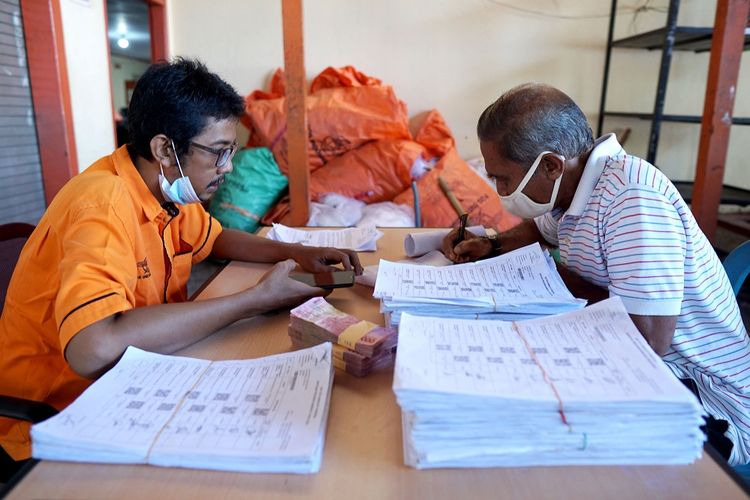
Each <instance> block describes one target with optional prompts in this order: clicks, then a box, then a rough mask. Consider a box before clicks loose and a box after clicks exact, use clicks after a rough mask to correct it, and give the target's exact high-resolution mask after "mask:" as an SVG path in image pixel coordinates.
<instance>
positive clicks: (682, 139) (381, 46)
mask: <svg viewBox="0 0 750 500" xmlns="http://www.w3.org/2000/svg"><path fill="white" fill-rule="evenodd" d="M501 3H502V4H507V5H511V6H516V7H518V8H522V9H531V10H534V11H540V12H545V13H546V15H537V14H529V13H524V12H520V11H518V10H514V9H512V8H509V7H507V6H503V5H500V4H501ZM642 4H643V2H642V0H621V1H620V2H619V6H620V9H621V11H622V12H620V14H619V15H618V21H617V30H616V31H617V35H618V36H624V35H628V34H633V33H637V32H642V31H645V30H648V29H653V28H656V27H659V26H661V25H663V24H664V23H665V20H666V15H665V14H664V13H663V12H640V13H639V14H637V15H634V14H633V7H634V6H640V5H642ZM651 4H653V5H655V6H657V7H665V6H666V5H667V4H668V0H655V1H653V2H651ZM609 6H610V2H606V1H603V0H503V1H502V2H497V3H495V2H493V1H492V0H408V1H403V0H379V1H377V2H372V1H367V0H305V1H304V9H305V10H304V12H305V59H306V68H307V73H308V76H309V77H310V78H312V77H313V76H315V75H316V74H317V73H318V72H319V71H320V70H322V69H323V68H324V67H326V66H329V65H333V66H342V65H345V64H352V65H354V66H356V67H357V68H358V69H360V70H362V71H364V72H365V73H368V74H371V75H373V76H376V77H378V78H381V79H382V80H384V81H385V82H387V83H390V84H391V85H393V87H394V88H395V90H396V93H397V95H398V96H399V97H400V98H401V99H402V100H404V101H405V102H406V103H407V105H408V106H409V111H410V115H414V114H416V113H418V112H420V111H423V110H426V109H431V108H438V109H439V110H440V111H441V113H442V114H443V115H444V116H445V117H446V120H447V121H448V124H449V125H450V127H451V129H452V130H453V133H454V135H455V137H456V140H457V143H458V149H459V153H460V154H461V155H462V156H464V157H470V156H474V155H477V154H478V153H479V147H478V144H477V141H476V137H475V126H476V120H477V118H478V116H479V114H480V113H481V111H482V110H483V109H484V108H485V107H486V106H487V105H489V104H490V103H491V102H492V101H493V100H494V99H496V98H497V97H498V96H499V95H500V94H501V93H502V92H504V91H505V90H507V89H509V88H511V87H513V86H515V85H517V84H519V83H523V82H526V81H530V80H533V81H540V82H546V83H549V84H552V85H555V86H557V87H559V88H560V89H562V90H563V91H565V92H567V93H568V94H569V95H570V96H571V97H572V98H573V99H575V100H576V102H578V104H579V105H580V106H581V108H582V109H583V110H584V112H585V113H586V114H587V115H588V116H589V119H590V121H591V123H592V127H595V125H596V119H597V113H598V107H599V98H600V91H601V81H602V74H603V67H604V56H605V46H606V35H607V28H608V22H609ZM662 10H664V9H662ZM714 12H715V0H683V1H682V7H681V14H680V22H681V23H682V24H687V25H694V26H710V25H712V24H713V17H714ZM168 16H169V23H170V28H169V33H170V47H171V53H172V54H173V55H184V56H191V57H198V58H200V59H202V60H203V61H204V62H206V63H207V64H208V66H209V68H211V69H212V70H213V71H216V72H217V73H219V74H220V75H222V76H223V77H224V78H225V79H226V80H227V81H229V82H230V83H231V84H233V85H234V86H235V87H236V88H237V90H238V91H239V92H240V93H241V94H243V95H245V94H247V93H249V92H250V91H252V90H254V89H256V88H261V87H263V86H264V85H265V82H266V79H267V77H268V76H269V75H270V73H271V72H272V71H273V70H274V69H275V68H276V67H279V66H283V40H282V28H281V0H274V1H269V0H222V1H221V2H205V1H203V0H179V2H178V1H172V2H170V3H169V8H168ZM555 16H557V17H555ZM561 16H568V17H574V19H569V18H563V17H561ZM581 16H585V18H581ZM745 57H750V56H748V55H746V56H745ZM658 65H659V54H657V53H649V52H646V51H642V50H628V49H616V51H615V54H614V59H613V63H612V71H611V76H610V82H611V84H610V92H609V95H610V97H609V100H608V108H609V109H612V110H615V109H619V110H623V111H629V110H633V111H636V110H637V111H649V112H650V111H651V110H652V108H653V100H654V95H655V86H656V80H657V75H658ZM707 67H708V54H693V53H677V54H675V56H674V58H673V66H672V73H671V78H670V80H669V86H668V95H667V100H666V112H667V113H680V114H689V113H695V114H700V113H701V112H702V102H703V94H704V92H705V78H706V71H707ZM749 67H750V63H746V64H745V66H744V71H743V73H742V74H743V75H745V76H741V77H740V82H739V85H738V88H739V90H738V98H737V103H736V106H735V114H736V115H737V116H739V115H744V116H748V115H750V99H748V97H747V95H748V93H747V92H744V93H743V92H742V85H743V83H745V82H748V81H750V80H749V79H748V77H747V76H746V75H747V73H748V68H749ZM623 124H625V125H627V126H630V127H633V129H634V130H633V134H632V135H631V139H630V140H629V142H628V144H627V148H628V150H629V151H630V152H632V153H633V154H638V155H643V156H645V154H646V140H647V137H648V133H649V122H644V121H639V120H630V121H622V120H620V121H615V120H614V119H608V121H607V122H606V123H605V128H606V129H609V128H613V127H618V126H622V125H623ZM699 128H700V127H699V126H698V125H682V124H676V125H675V124H664V125H663V129H662V130H663V131H662V140H661V142H660V145H659V155H658V157H657V164H658V165H659V166H660V167H661V168H662V169H664V170H665V172H666V173H667V174H668V175H669V176H670V177H671V178H673V179H675V180H680V179H692V177H693V175H694V170H695V160H696V153H697V147H698V134H699ZM748 134H750V127H744V128H743V127H734V128H733V130H732V141H731V148H730V158H729V161H728V167H727V174H726V177H725V182H726V183H728V184H735V185H739V186H743V187H747V188H750V169H748V168H747V167H746V165H747V162H745V160H744V158H743V156H744V155H743V154H742V148H741V145H742V144H747V142H748V141H750V135H748Z"/></svg>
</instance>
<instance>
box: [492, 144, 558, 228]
mask: <svg viewBox="0 0 750 500" xmlns="http://www.w3.org/2000/svg"><path fill="white" fill-rule="evenodd" d="M549 154H552V155H555V156H558V157H560V158H562V160H563V161H565V157H564V156H561V155H557V154H556V153H553V152H551V151H542V152H541V153H540V154H539V156H537V157H536V160H534V163H533V164H532V165H531V168H529V171H528V172H526V175H525V176H524V178H523V179H522V180H521V183H520V184H519V185H518V187H517V188H516V190H515V191H513V192H512V193H511V194H509V195H508V196H501V197H500V201H501V202H502V203H503V207H505V209H506V210H508V212H510V213H512V214H513V215H517V216H518V217H521V218H523V219H533V218H534V217H539V216H540V215H544V214H546V213H547V212H551V211H552V209H553V208H555V201H557V191H558V190H559V189H560V182H561V181H562V173H561V174H560V177H558V178H557V179H555V185H554V187H553V188H552V196H550V200H549V201H548V202H547V203H537V202H535V201H534V200H532V199H531V198H529V197H528V196H526V195H525V194H523V192H522V191H523V190H524V188H525V187H526V184H528V183H529V180H530V179H531V176H532V175H534V172H536V169H537V167H539V163H541V161H542V158H544V155H549Z"/></svg>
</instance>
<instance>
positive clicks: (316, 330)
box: [289, 297, 398, 377]
mask: <svg viewBox="0 0 750 500" xmlns="http://www.w3.org/2000/svg"><path fill="white" fill-rule="evenodd" d="M289 337H290V338H291V340H292V345H293V346H294V347H308V346H312V345H316V344H321V343H323V342H331V343H333V344H334V349H333V352H334V365H335V366H336V367H337V368H339V369H342V370H344V371H346V372H348V373H351V374H352V375H356V376H358V377H362V376H365V375H367V374H368V373H370V372H371V371H372V370H375V369H377V368H380V367H382V366H387V365H389V364H391V363H393V361H394V359H395V352H396V345H397V343H398V335H397V333H396V330H395V329H393V328H383V327H381V326H378V325H376V324H374V323H370V322H369V321H361V320H359V319H358V318H356V317H354V316H352V315H350V314H347V313H345V312H343V311H339V310H338V309H336V308H335V307H333V306H332V305H330V304H329V303H328V302H326V300H325V299H323V298H321V297H315V298H312V299H310V300H308V301H307V302H305V303H304V304H302V305H300V306H299V307H297V308H295V309H292V311H291V315H290V321H289Z"/></svg>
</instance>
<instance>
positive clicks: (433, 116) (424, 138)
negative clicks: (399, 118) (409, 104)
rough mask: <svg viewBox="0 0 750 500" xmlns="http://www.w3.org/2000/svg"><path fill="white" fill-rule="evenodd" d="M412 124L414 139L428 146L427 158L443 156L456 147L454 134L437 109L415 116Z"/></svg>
mask: <svg viewBox="0 0 750 500" xmlns="http://www.w3.org/2000/svg"><path fill="white" fill-rule="evenodd" d="M410 125H411V127H412V130H413V135H414V140H415V141H416V142H418V143H420V144H421V145H422V146H424V147H425V148H427V151H428V153H429V154H428V155H426V157H425V159H426V160H430V159H432V158H442V157H443V156H445V155H446V154H448V151H450V150H451V149H455V147H456V141H455V140H454V139H453V134H452V133H451V130H450V129H449V128H448V124H447V123H445V120H444V119H443V115H441V114H440V112H439V111H438V110H437V109H433V110H430V111H427V112H425V113H421V114H419V115H417V116H415V117H414V118H412V122H411V124H410Z"/></svg>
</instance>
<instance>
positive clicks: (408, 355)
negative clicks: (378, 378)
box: [394, 297, 685, 402]
mask: <svg viewBox="0 0 750 500" xmlns="http://www.w3.org/2000/svg"><path fill="white" fill-rule="evenodd" d="M398 353H399V354H398V357H397V361H396V371H395V375H394V389H400V388H403V389H419V390H435V391H441V392H455V393H457V394H463V395H469V396H497V397H503V398H516V399H537V400H550V401H551V400H554V399H555V396H554V394H553V391H552V384H554V386H555V388H556V389H557V391H558V392H559V395H560V397H561V398H562V400H563V401H598V402H606V401H649V400H652V401H653V400H654V398H657V399H658V400H659V401H669V400H674V401H680V400H683V399H684V396H685V395H684V392H685V389H684V387H682V386H681V384H679V383H677V384H676V383H674V382H675V381H674V377H673V376H672V374H671V373H670V372H669V370H668V368H667V367H666V366H665V365H664V363H663V362H662V361H661V359H660V358H659V357H658V356H657V355H656V354H655V353H654V352H653V350H652V349H651V348H650V347H649V345H648V344H647V343H646V342H645V340H644V339H643V338H642V336H641V334H640V333H639V332H638V330H637V329H636V328H635V326H634V325H633V323H632V321H631V320H630V318H629V317H628V314H627V312H626V310H625V308H624V306H623V305H622V302H621V301H620V299H619V298H617V297H615V298H611V299H608V300H606V301H602V302H599V303H597V304H594V305H591V306H589V307H586V308H585V309H581V310H578V311H573V312H570V313H567V314H565V315H560V316H550V317H545V318H541V319H534V320H527V321H521V322H504V321H492V320H474V321H471V320H462V319H446V318H430V317H423V316H412V315H407V314H405V315H404V317H403V318H402V322H401V335H399V346H398ZM402 359H409V360H410V363H409V364H403V363H399V360H402ZM545 374H546V375H547V376H548V379H546V380H545V377H544V375H545Z"/></svg>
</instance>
